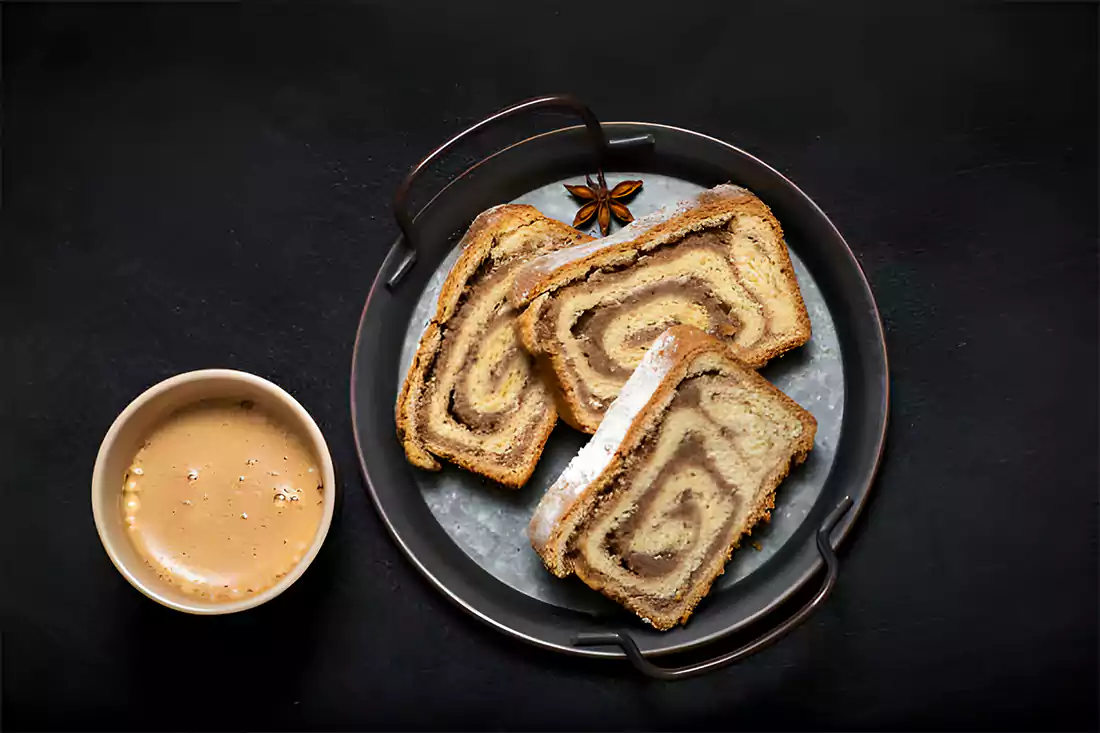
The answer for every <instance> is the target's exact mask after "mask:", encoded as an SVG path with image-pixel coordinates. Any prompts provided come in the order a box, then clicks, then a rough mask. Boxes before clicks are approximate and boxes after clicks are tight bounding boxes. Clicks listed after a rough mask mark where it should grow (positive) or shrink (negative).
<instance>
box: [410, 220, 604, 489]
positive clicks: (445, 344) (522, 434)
mask: <svg viewBox="0 0 1100 733" xmlns="http://www.w3.org/2000/svg"><path fill="white" fill-rule="evenodd" d="M591 239H592V238H591V237H589V236H588V235H586V234H582V233H581V232H579V231H577V230H576V229H573V228H572V227H569V226H566V225H565V224H562V223H561V222H559V221H555V220H554V219H548V218H547V217H545V216H543V215H542V214H540V213H539V212H538V210H537V209H535V208H533V207H531V206H521V205H505V206H497V207H495V208H493V209H489V210H488V211H486V212H484V213H482V214H481V215H479V216H478V217H477V219H475V220H474V222H473V224H472V225H471V226H470V229H469V230H468V231H467V232H466V235H465V236H464V237H463V239H462V242H461V244H460V245H459V246H460V247H461V248H462V254H461V255H460V256H459V258H458V261H457V262H456V263H455V265H454V267H453V268H452V269H451V271H450V273H449V274H448V275H447V279H446V280H445V281H444V283H443V288H442V290H441V291H440V294H439V302H438V305H437V307H436V312H435V317H434V318H432V320H431V321H430V322H429V323H428V327H427V328H426V329H425V331H424V335H423V336H422V337H421V339H420V344H419V346H418V347H417V350H416V356H415V357H414V358H413V362H412V365H411V366H410V367H409V371H408V374H407V375H406V377H405V383H404V386H403V387H402V389H401V393H400V396H399V397H398V399H397V415H396V417H397V436H398V438H399V439H400V440H401V442H402V444H403V445H404V447H405V455H406V457H407V458H408V460H409V462H410V463H412V464H414V465H416V466H419V467H421V468H426V469H430V470H439V468H440V464H439V461H438V460H436V459H437V457H438V458H443V459H446V460H448V461H451V462H452V463H455V464H457V465H459V466H461V467H463V468H465V469H467V470H470V471H473V472H475V473H479V474H481V475H483V476H486V477H488V478H491V479H493V480H495V481H498V482H500V483H502V484H504V485H506V486H511V487H520V486H522V485H523V484H524V483H526V481H527V479H528V478H530V476H531V472H532V471H534V469H535V464H536V463H537V462H538V459H539V456H540V455H542V449H543V446H544V445H545V443H546V439H547V438H548V437H549V435H550V431H551V430H553V428H554V423H555V422H557V419H558V418H557V413H556V412H555V409H554V401H553V397H552V395H551V393H550V391H549V389H548V387H547V386H546V385H545V384H544V382H543V380H541V379H539V378H537V377H536V375H535V373H534V370H533V366H534V365H533V363H532V359H531V357H530V356H529V355H528V354H527V353H526V352H525V351H524V350H523V349H522V348H521V347H520V344H519V340H518V339H517V337H516V329H515V322H516V315H517V312H516V310H515V308H513V307H512V306H511V305H510V304H509V302H508V297H507V295H508V292H509V290H510V289H511V286H512V276H513V275H514V273H515V270H516V267H517V266H518V265H520V264H521V263H524V262H527V261H529V260H530V259H531V258H533V257H535V256H537V255H540V254H543V253H546V252H553V251H555V250H558V249H561V248H563V247H568V246H572V245H576V244H579V243H583V242H586V241H591Z"/></svg>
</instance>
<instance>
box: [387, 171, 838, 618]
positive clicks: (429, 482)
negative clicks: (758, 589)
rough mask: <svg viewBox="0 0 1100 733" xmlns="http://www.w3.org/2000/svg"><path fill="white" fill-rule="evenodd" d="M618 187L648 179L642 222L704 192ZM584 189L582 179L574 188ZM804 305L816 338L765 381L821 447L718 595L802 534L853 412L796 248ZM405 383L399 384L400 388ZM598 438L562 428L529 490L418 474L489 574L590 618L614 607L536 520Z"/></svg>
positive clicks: (548, 191) (546, 190)
mask: <svg viewBox="0 0 1100 733" xmlns="http://www.w3.org/2000/svg"><path fill="white" fill-rule="evenodd" d="M608 178H609V180H608V184H609V185H613V183H614V182H617V181H620V180H623V179H628V178H644V180H645V186H644V187H643V188H642V190H641V192H639V194H638V195H637V196H636V197H635V198H634V199H633V200H632V201H631V202H630V210H631V212H632V213H633V214H634V216H636V217H640V216H645V215H646V214H649V213H651V212H653V211H655V210H657V209H659V208H660V207H662V206H664V205H666V204H668V203H673V202H676V201H679V200H681V199H683V198H686V197H688V196H691V195H692V194H695V193H697V192H698V191H700V190H702V187H701V186H698V185H696V184H694V183H689V182H687V181H683V180H680V179H676V178H670V177H666V176H659V175H655V174H646V175H645V176H642V175H640V174H632V173H614V174H612V175H610V176H609V177H608ZM569 182H571V183H575V182H578V181H572V180H571V181H569ZM513 203H523V204H531V205H533V206H535V207H537V208H538V209H539V210H540V211H542V212H543V213H544V214H546V215H547V216H551V217H554V218H556V219H560V220H561V221H564V222H566V223H568V222H571V221H572V218H573V215H574V214H575V213H576V209H577V206H576V204H575V203H574V201H573V200H572V198H571V197H570V196H569V195H568V194H567V193H566V192H565V190H564V189H563V188H562V186H561V184H560V183H554V184H551V185H548V186H544V187H542V188H539V189H536V190H534V191H531V192H530V193H527V194H526V195H524V196H521V197H520V198H517V199H516V200H515V201H514V202H513ZM788 244H789V245H790V249H791V259H792V260H793V262H794V268H795V273H796V274H797V276H798V282H799V286H800V287H801V290H802V297H803V299H804V300H805V301H806V308H807V310H808V311H809V314H810V321H811V322H812V324H813V338H812V339H811V340H810V342H809V343H808V344H806V345H805V346H803V347H801V348H799V349H795V350H794V351H793V352H791V353H789V354H787V355H786V356H784V357H782V358H780V359H778V360H776V361H774V362H772V363H771V364H769V365H768V366H767V367H765V368H764V369H763V370H762V372H761V373H762V374H763V375H764V376H765V377H767V378H768V379H769V380H770V381H771V382H772V383H774V384H775V385H776V386H778V387H779V388H780V389H781V390H783V391H784V392H786V393H787V394H788V395H790V396H791V397H792V398H793V399H794V400H795V401H796V402H798V403H799V404H800V405H802V406H803V407H805V408H806V409H808V410H809V411H810V412H811V413H813V415H814V417H815V418H817V424H818V429H817V441H816V443H815V445H814V450H813V452H812V453H811V454H810V457H809V459H807V461H806V463H805V464H804V465H802V466H800V467H798V468H796V469H794V470H793V471H792V472H791V475H790V476H789V477H788V478H787V480H786V481H784V482H783V484H782V485H781V486H780V487H779V490H778V492H777V494H776V508H775V511H773V512H772V521H771V522H770V523H769V524H767V525H765V526H763V527H760V528H758V529H757V530H756V531H755V532H754V533H753V537H752V540H753V542H756V543H757V544H759V546H760V549H759V550H756V549H755V548H754V547H753V545H752V544H751V543H744V544H743V546H742V548H741V549H740V550H738V551H737V552H735V553H734V554H733V557H732V558H731V559H730V562H729V564H728V565H727V566H726V573H725V575H724V576H722V578H720V579H719V582H718V583H716V584H715V587H714V590H712V591H711V593H712V594H715V593H729V592H736V590H734V589H733V588H734V586H736V584H737V582H738V581H740V580H742V579H743V578H745V577H747V576H748V575H749V574H750V573H752V572H753V571H754V570H756V569H757V568H759V567H761V566H762V565H763V564H764V563H766V562H767V561H768V560H769V559H770V558H771V557H772V556H773V555H774V554H775V552H776V551H777V550H778V549H779V548H780V547H782V546H783V544H784V543H785V542H786V541H787V540H788V539H789V538H790V537H791V536H792V535H793V534H794V533H795V531H796V530H797V529H798V527H799V526H800V525H801V523H802V521H803V520H804V519H805V517H806V515H807V514H808V513H809V511H810V508H811V507H812V506H813V505H814V502H815V501H816V500H817V497H818V495H819V494H820V493H821V489H822V487H823V486H824V484H825V480H826V478H827V477H828V475H829V471H830V469H831V468H832V464H833V459H834V456H835V453H836V446H837V442H838V441H839V439H840V428H841V422H842V420H843V410H844V386H845V385H844V370H843V364H842V361H841V353H840V346H839V343H838V341H837V334H836V328H835V326H834V324H833V320H832V317H831V315H830V314H829V309H828V306H827V305H826V303H825V300H824V298H823V297H822V294H821V291H820V289H819V288H818V286H817V283H815V282H814V280H813V277H812V276H811V274H810V273H809V272H808V271H807V269H806V268H805V266H804V265H803V264H802V261H801V260H800V259H799V257H798V247H799V242H798V241H797V240H790V239H789V240H788ZM457 257H458V250H457V249H456V250H454V251H452V252H451V254H450V255H449V256H448V257H447V258H446V259H445V260H444V261H443V262H442V264H440V266H439V269H438V270H437V271H436V272H435V274H434V275H433V276H432V278H431V279H430V280H429V281H428V285H427V286H426V288H425V289H424V292H423V293H422V294H421V296H420V300H419V301H418V303H417V306H416V309H415V310H414V311H413V316H412V318H411V320H410V322H409V327H408V331H407V333H406V336H405V342H404V344H403V346H402V351H401V370H400V372H399V373H400V375H401V377H402V378H403V377H404V374H405V372H406V370H407V369H408V366H409V364H410V363H411V362H412V357H413V354H414V353H415V351H416V345H417V342H418V341H419V339H420V335H421V334H422V333H423V331H424V328H425V326H426V325H427V323H428V319H429V318H430V317H431V315H432V314H433V313H434V311H435V303H436V299H437V298H438V297H439V291H440V288H441V287H442V285H443V280H444V279H445V278H446V276H447V273H448V272H449V271H450V268H451V266H452V265H453V264H454V262H455V260H456V259H457ZM400 386H401V385H400V384H398V385H396V387H397V389H400ZM587 437H588V436H586V435H584V434H582V433H579V432H577V431H575V430H573V429H571V428H569V427H568V426H566V425H565V424H564V423H559V424H558V427H557V429H556V430H555V431H554V434H553V435H552V436H551V437H550V440H549V441H548V442H547V445H546V450H545V452H544V453H543V456H542V459H541V460H540V461H539V465H538V468H537V469H536V471H535V474H534V475H533V476H532V477H531V480H530V481H529V482H528V484H527V486H525V487H524V488H523V489H520V490H519V491H512V490H509V489H502V488H500V487H498V486H496V485H495V484H493V483H492V482H489V481H486V480H484V479H482V478H480V477H478V476H475V475H474V474H471V473H467V472H465V471H461V470H459V469H457V468H454V467H453V466H447V467H445V468H444V470H443V471H440V472H438V473H432V472H429V471H417V472H416V478H417V483H418V485H419V487H420V490H421V492H423V495H424V501H425V502H426V503H427V505H428V507H429V508H430V509H431V511H432V513H433V514H434V515H435V518H436V519H437V520H438V521H439V523H440V525H441V526H442V527H443V528H444V529H445V530H446V531H447V533H448V534H449V535H450V536H451V539H453V540H454V542H455V544H456V545H457V546H458V547H459V548H461V550H462V551H463V552H465V553H466V554H467V555H469V556H470V557H471V558H472V559H473V560H474V561H475V562H477V564H478V565H480V566H481V567H482V568H483V569H484V570H485V571H486V572H488V573H490V574H491V575H493V576H494V577H495V578H497V579H498V580H500V581H501V582H503V583H506V584H507V585H509V586H511V587H512V588H515V589H516V590H518V591H520V592H522V593H525V594H527V595H529V596H531V597H532V598H537V599H538V600H541V601H544V602H546V603H551V604H554V605H556V606H561V607H564V608H572V609H576V610H582V611H598V610H602V609H605V608H606V607H607V604H608V603H609V601H606V600H605V599H603V597H602V596H600V595H599V594H598V593H595V592H593V591H591V590H589V589H588V588H587V587H585V586H584V585H583V584H582V583H580V581H578V580H576V579H572V578H571V579H566V580H559V579H558V578H555V577H553V576H552V575H550V574H549V573H548V572H546V570H545V569H543V567H542V564H541V562H540V561H539V559H538V556H537V555H535V553H534V551H533V550H532V549H531V546H530V545H529V544H528V542H527V535H526V533H525V531H526V528H527V522H528V520H529V519H530V517H531V514H532V513H533V512H534V509H535V506H536V505H537V504H538V502H539V499H540V498H541V497H542V494H543V493H544V492H545V490H546V489H547V487H549V486H550V484H551V483H553V481H554V479H555V478H557V476H558V474H559V473H561V471H562V469H564V468H565V465H566V464H567V463H568V462H569V459H570V458H572V457H573V455H574V454H575V453H576V452H577V450H579V449H580V447H581V446H582V445H583V444H584V442H585V440H586V439H587Z"/></svg>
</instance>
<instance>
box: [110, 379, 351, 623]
mask: <svg viewBox="0 0 1100 733" xmlns="http://www.w3.org/2000/svg"><path fill="white" fill-rule="evenodd" d="M219 398H223V399H225V398H228V399H235V400H252V401H253V402H255V403H256V405H258V406H259V407H261V408H262V409H264V410H265V411H267V413H268V414H269V415H271V416H272V417H273V418H275V419H276V420H279V421H280V422H282V423H283V424H285V425H286V427H287V428H288V429H289V430H291V431H293V432H295V433H297V435H299V436H300V437H301V438H302V439H303V440H304V441H305V444H306V446H307V447H308V448H309V449H310V450H311V451H312V452H313V454H314V456H315V457H316V458H317V460H318V462H319V466H320V469H321V476H322V480H323V481H324V486H325V491H324V494H323V496H324V502H325V503H324V511H323V513H322V515H321V524H320V526H318V527H317V534H316V535H314V537H313V544H311V545H310V547H309V549H308V550H307V551H306V552H305V554H303V555H302V559H301V561H300V562H299V563H298V564H297V565H295V566H294V568H293V569H292V570H291V571H290V572H288V573H287V574H286V575H285V576H283V577H282V578H281V579H280V580H279V582H278V583H276V584H275V585H273V586H272V587H270V588H268V589H266V590H264V591H262V592H260V593H256V594H255V595H252V596H249V597H248V598H244V599H241V600H239V601H223V602H218V601H208V600H202V599H198V598H196V597H195V596H193V595H188V594H187V593H184V592H183V591H182V590H181V589H179V588H177V587H175V586H173V585H171V584H170V583H167V582H165V581H163V580H161V579H160V578H158V577H157V574H156V571H155V570H154V569H153V568H152V567H150V566H149V565H148V564H147V563H146V562H145V560H144V559H143V558H142V557H141V555H139V554H138V551H137V549H136V548H135V547H134V545H133V543H132V542H131V541H130V538H129V537H128V536H127V532H128V530H127V528H126V525H125V523H124V522H123V513H122V508H121V497H122V484H123V480H124V478H125V476H126V470H127V469H128V468H129V466H130V464H131V462H132V461H133V459H134V455H135V454H136V453H137V451H138V448H140V447H141V444H142V442H143V441H144V440H145V439H146V438H147V437H148V436H149V433H150V431H151V430H152V429H153V428H154V427H155V426H156V425H157V423H159V422H160V421H161V420H163V419H164V418H166V417H167V416H168V415H169V414H171V413H172V412H174V411H176V410H178V409H179V408H181V407H185V406H187V405H191V404H194V403H196V402H199V401H200V400H208V399H219ZM335 506H336V477H335V475H334V471H333V467H332V457H331V456H330V455H329V452H328V446H327V445H326V444H325V438H324V436H323V435H321V430H320V428H318V427H317V423H315V422H314V421H313V418H312V417H310V416H309V413H308V412H306V410H305V408H304V407H302V406H301V405H300V404H299V403H298V401H297V400H296V399H294V398H293V397H291V396H290V395H289V394H288V393H287V392H286V391H285V390H283V389H281V388H280V387H278V386H276V385H274V384H272V383H271V382H269V381H267V380H266V379H262V378H260V377H257V376H255V375H253V374H248V373H247V372H238V371H234V370H232V369H203V370H200V371H195V372H186V373H185V374H179V375H177V376H174V377H171V378H170V379H166V380H164V381H163V382H161V383H159V384H156V385H154V386H152V387H150V388H149V389H147V390H146V391H145V392H143V393H142V394H141V395H140V396H139V397H138V398H137V399H135V400H134V401H133V402H131V403H130V404H129V405H128V406H127V407H126V409H125V410H123V411H122V414H120V415H119V416H118V417H117V418H115V421H114V423H113V424H112V425H111V429H110V430H108V431H107V435H106V436H105V437H104V438H103V443H102V444H101V445H100V446H99V455H97V456H96V460H95V470H94V471H93V472H92V514H93V515H94V516H95V525H96V529H97V530H98V531H99V539H100V540H101V541H102V542H103V547H104V549H106V550H107V555H109V556H110V558H111V562H113V563H114V564H115V567H116V568H118V571H119V572H120V573H122V575H123V576H124V577H125V578H126V579H127V580H128V581H130V583H131V585H133V586H134V587H135V588H137V589H138V590H139V591H141V592H142V593H144V594H145V595H147V596H149V597H150V598H152V599H153V600H154V601H156V602H158V603H161V604H164V605H165V606H168V607H169V608H174V609H176V610H177V611H184V612H186V613H195V614H207V615H211V614H221V613H235V612H237V611H244V610H246V609H249V608H254V607H255V606H258V605H260V604H261V603H265V602H267V601H269V600H271V599H272V598H274V597H275V596H277V595H279V594H280V593H282V592H283V591H284V590H286V589H287V588H289V587H290V585H291V584H292V583H293V582H294V581H296V580H297V579H298V578H299V577H300V576H301V575H302V573H304V572H305V571H306V568H308V567H309V564H310V563H311V562H313V558H314V557H316V556H317V552H318V551H319V550H320V549H321V545H322V544H323V543H324V541H325V536H326V535H327V534H328V528H329V525H330V524H331V523H332V512H333V509H334V508H335Z"/></svg>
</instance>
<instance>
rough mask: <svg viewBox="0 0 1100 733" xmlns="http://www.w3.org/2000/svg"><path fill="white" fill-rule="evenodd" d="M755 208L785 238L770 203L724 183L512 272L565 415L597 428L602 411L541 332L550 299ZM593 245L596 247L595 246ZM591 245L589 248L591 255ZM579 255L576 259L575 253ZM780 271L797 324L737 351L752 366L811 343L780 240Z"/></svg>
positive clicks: (525, 334) (529, 340) (525, 332)
mask: <svg viewBox="0 0 1100 733" xmlns="http://www.w3.org/2000/svg"><path fill="white" fill-rule="evenodd" d="M742 214H744V215H754V216H757V217H759V218H760V219H761V220H763V221H765V222H766V223H767V225H768V226H769V227H770V228H771V230H772V232H773V234H774V236H775V238H776V241H778V242H780V243H782V242H783V241H784V240H783V230H782V227H781V226H780V224H779V221H778V220H777V219H776V218H775V216H774V215H773V214H772V212H771V209H770V208H768V206H767V204H765V203H764V202H763V201H761V200H760V199H759V198H757V197H756V196H755V195H754V194H752V193H751V192H749V191H747V190H745V189H743V188H739V187H736V186H719V187H717V188H715V189H710V190H707V191H703V192H702V193H701V194H699V196H698V197H697V198H696V199H695V200H694V201H693V202H691V206H690V207H689V208H686V209H684V210H682V211H679V212H673V214H672V215H671V216H669V217H668V218H665V219H663V220H659V221H657V222H656V223H655V224H653V225H652V226H649V227H648V228H645V223H644V222H645V220H639V224H641V225H642V226H643V231H641V233H640V234H638V235H637V236H625V238H624V235H626V232H627V230H625V229H624V230H622V231H621V232H620V235H619V237H613V239H616V238H617V239H618V240H619V241H617V242H614V243H612V244H608V245H605V244H604V240H596V241H595V242H592V243H590V244H586V245H580V246H577V247H573V248H570V249H569V250H562V251H560V252H555V253H552V254H549V255H544V256H542V257H538V258H536V259H535V260H532V261H531V262H530V263H528V264H527V265H525V266H523V267H522V268H520V269H519V270H518V271H517V273H516V276H515V278H514V279H513V285H512V290H511V292H510V293H509V299H510V300H511V301H512V303H513V304H514V305H516V306H526V310H524V312H523V313H522V315H521V316H520V318H519V328H520V334H521V339H522V342H523V344H524V347H525V348H526V349H527V350H528V351H529V352H531V353H532V354H534V355H536V356H537V357H539V358H541V359H542V360H543V361H544V362H545V363H547V364H549V366H550V367H551V368H552V371H553V374H554V375H555V376H556V377H557V378H556V379H555V380H554V382H555V384H554V387H555V392H556V399H557V401H558V404H559V408H558V412H559V414H560V415H561V416H562V418H563V419H564V420H565V421H566V422H568V423H569V424H570V425H572V426H573V427H575V428H576V429H578V430H581V431H583V432H586V433H594V432H595V431H596V429H597V428H598V427H599V424H600V421H601V420H602V419H603V412H602V411H601V410H597V409H594V408H593V407H591V406H589V405H588V404H587V402H586V400H584V399H583V398H582V396H581V395H580V394H578V392H577V390H576V388H575V386H574V384H573V381H572V380H571V379H569V378H566V376H565V375H568V374H569V373H570V367H569V357H568V355H567V354H566V353H565V352H564V350H563V349H562V345H561V344H560V343H558V342H557V341H556V340H555V339H554V338H553V337H552V336H545V337H544V336H542V335H540V332H539V328H538V325H539V323H540V321H542V319H543V318H544V317H549V315H548V314H549V311H550V305H551V303H552V302H553V298H554V297H555V295H556V291H558V290H560V289H561V288H563V287H565V286H567V285H569V284H571V283H574V282H577V281H579V280H582V279H584V278H587V277H588V276H589V275H590V274H592V273H593V272H595V271H597V270H600V269H603V268H608V267H616V268H617V267H622V266H626V265H629V264H630V263H632V262H634V261H635V260H636V259H637V258H638V257H639V256H640V255H642V254H644V253H647V252H651V251H652V250H654V249H656V248H657V247H661V246H664V245H669V244H675V243H676V242H679V241H680V240H681V239H683V238H684V237H685V236H687V235H688V234H691V233H692V232H698V231H702V230H705V229H711V228H714V227H721V226H725V225H726V224H727V223H728V222H729V221H730V220H731V219H733V218H734V217H736V216H738V215H742ZM588 250H591V251H590V252H589V251H588ZM584 252H588V253H587V254H585V253H584ZM571 254H572V255H573V256H572V258H570V255H571ZM777 254H778V256H779V257H780V258H781V262H780V268H779V269H780V272H781V275H782V278H783V279H784V280H785V281H786V285H787V286H788V288H789V289H790V292H791V293H793V295H794V298H795V302H794V303H793V305H794V307H795V321H796V324H795V328H794V329H793V330H792V331H789V332H785V333H783V334H782V336H781V338H767V339H763V340H762V341H761V342H760V343H758V344H755V345H754V346H753V347H752V348H751V349H742V350H740V351H738V353H737V357H738V359H739V360H740V361H741V362H742V363H745V364H747V365H748V366H750V367H752V368H754V369H758V368H760V367H762V366H764V365H765V364H767V363H768V362H769V361H770V360H772V359H774V358H776V357H779V356H781V355H782V354H784V353H786V352H787V351H789V350H790V349H792V348H795V347H797V346H800V345H802V344H804V343H806V342H807V341H808V340H809V339H810V336H811V332H812V328H811V325H810V317H809V314H808V313H807V311H806V305H805V302H804V301H803V300H802V295H801V291H800V289H799V286H798V279H797V277H796V276H795V273H794V266H793V264H792V263H791V258H790V253H789V251H788V250H787V247H786V245H785V244H784V245H783V246H781V247H779V248H778V250H777Z"/></svg>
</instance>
